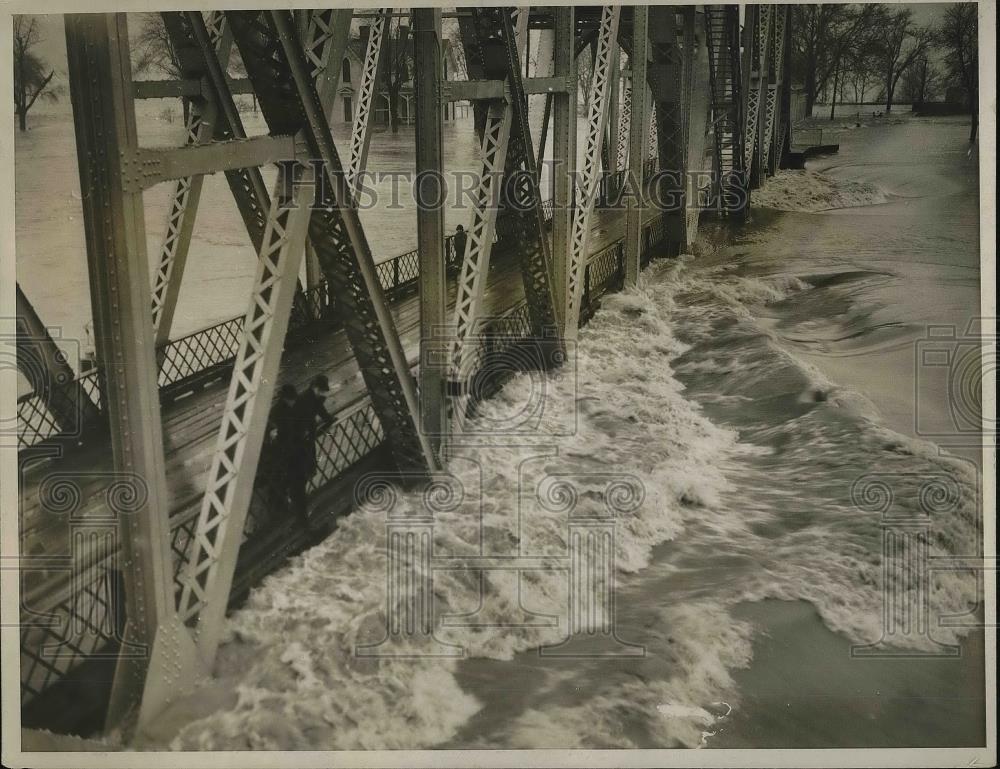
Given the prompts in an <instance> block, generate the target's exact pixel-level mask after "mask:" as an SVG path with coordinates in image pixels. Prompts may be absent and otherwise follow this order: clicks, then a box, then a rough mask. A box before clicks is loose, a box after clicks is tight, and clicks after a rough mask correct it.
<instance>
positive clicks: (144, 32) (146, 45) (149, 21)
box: [132, 13, 191, 123]
mask: <svg viewBox="0 0 1000 769" xmlns="http://www.w3.org/2000/svg"><path fill="white" fill-rule="evenodd" d="M139 15H140V17H141V18H140V21H139V27H138V29H139V32H138V34H137V35H136V37H135V39H134V41H133V42H132V73H133V74H135V75H158V76H160V77H166V78H168V79H171V80H180V79H181V78H182V77H183V76H184V75H183V71H182V70H181V63H180V60H179V59H178V58H177V54H176V53H175V52H174V47H173V45H172V44H171V42H170V35H168V34H167V28H166V27H165V26H164V24H163V17H162V16H160V14H158V13H142V14H139ZM182 102H183V109H184V122H185V123H187V120H188V113H189V112H190V109H191V105H190V103H189V102H188V100H187V99H186V98H185V99H183V100H182Z"/></svg>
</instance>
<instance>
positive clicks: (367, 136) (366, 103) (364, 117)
mask: <svg viewBox="0 0 1000 769" xmlns="http://www.w3.org/2000/svg"><path fill="white" fill-rule="evenodd" d="M391 13H392V9H391V8H383V9H381V13H379V14H378V15H377V16H376V17H375V21H373V22H372V24H371V26H370V28H369V32H368V48H367V49H366V50H365V64H364V68H363V69H362V72H361V86H360V87H359V89H358V106H357V108H356V109H355V112H354V120H353V123H352V125H351V147H350V151H349V155H348V160H347V184H348V186H349V187H350V188H351V191H352V193H353V194H354V196H355V197H356V196H357V194H358V192H359V190H360V186H361V174H362V173H363V172H364V170H365V165H366V164H367V161H368V147H369V145H370V144H371V137H372V120H371V117H372V107H373V103H374V99H375V90H376V84H377V82H378V70H379V62H380V61H381V60H382V58H383V56H382V41H383V39H384V38H385V36H386V34H388V32H389V15H390V14H391Z"/></svg>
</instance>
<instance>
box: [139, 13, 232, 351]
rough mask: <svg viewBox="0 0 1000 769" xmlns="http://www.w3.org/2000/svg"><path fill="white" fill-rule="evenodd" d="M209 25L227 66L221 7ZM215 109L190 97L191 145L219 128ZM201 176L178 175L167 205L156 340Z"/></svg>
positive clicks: (171, 302)
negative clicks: (178, 177)
mask: <svg viewBox="0 0 1000 769" xmlns="http://www.w3.org/2000/svg"><path fill="white" fill-rule="evenodd" d="M206 28H207V29H208V33H209V37H210V40H211V43H212V47H213V49H214V50H215V53H216V56H217V57H218V58H219V63H220V66H222V67H223V69H224V68H225V67H226V65H227V63H228V61H229V52H230V49H231V47H232V45H231V37H230V36H229V35H228V33H227V30H226V24H225V16H224V15H223V14H222V13H221V12H218V11H212V12H210V13H209V14H208V21H207V22H206ZM216 112H217V109H216V107H215V105H214V104H213V103H211V102H210V101H206V100H205V99H203V98H202V99H192V100H189V102H188V115H187V120H186V122H185V126H184V127H185V131H186V133H187V145H188V146H192V145H195V144H202V143H205V142H208V141H211V140H212V138H213V137H214V135H215V132H216V127H215V122H216ZM202 179H203V177H201V176H198V177H191V176H188V177H184V178H181V179H178V180H177V181H176V182H175V183H174V190H173V194H172V195H171V198H170V204H169V206H168V209H167V229H166V233H165V234H164V236H163V243H162V244H161V245H160V256H159V260H158V262H157V265H156V268H155V270H154V272H153V292H152V297H153V329H154V331H155V332H156V336H157V341H158V342H161V343H162V342H163V341H165V340H166V339H168V338H169V335H170V324H171V322H172V320H173V311H174V307H175V306H176V303H177V295H178V292H179V285H177V284H179V282H180V280H181V278H182V276H183V269H184V261H185V260H186V258H187V251H188V248H189V247H190V245H191V232H192V230H193V228H194V219H195V216H196V214H197V211H198V197H199V195H200V192H201V185H202Z"/></svg>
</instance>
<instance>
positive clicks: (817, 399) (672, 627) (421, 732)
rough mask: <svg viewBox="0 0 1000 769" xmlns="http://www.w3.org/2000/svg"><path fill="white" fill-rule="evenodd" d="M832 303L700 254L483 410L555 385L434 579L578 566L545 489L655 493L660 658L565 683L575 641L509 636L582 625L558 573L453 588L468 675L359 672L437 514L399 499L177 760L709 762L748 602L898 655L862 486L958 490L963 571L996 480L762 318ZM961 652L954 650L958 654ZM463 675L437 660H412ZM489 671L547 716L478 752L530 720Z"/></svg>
mask: <svg viewBox="0 0 1000 769" xmlns="http://www.w3.org/2000/svg"><path fill="white" fill-rule="evenodd" d="M813 290H814V287H813V286H811V285H810V284H809V283H808V282H806V281H804V280H802V279H798V278H791V279H790V278H788V277H783V276H778V277H775V278H773V279H768V278H761V277H745V276H740V275H738V274H734V270H733V269H732V265H730V264H715V265H713V264H711V260H708V261H707V262H705V263H702V262H701V261H699V260H695V259H693V258H692V257H689V256H685V257H681V258H680V259H679V260H677V261H676V262H671V263H661V264H659V265H657V266H655V267H653V268H652V269H650V270H648V271H647V272H646V273H645V274H644V276H643V278H642V280H641V283H640V286H639V287H638V288H637V289H635V290H632V291H626V292H623V293H621V294H615V295H612V296H608V297H606V298H605V299H604V301H603V303H602V307H601V309H600V310H599V311H598V313H597V314H596V315H595V317H594V318H593V319H592V320H591V322H590V324H589V325H588V326H587V327H586V328H585V329H583V330H582V331H581V333H580V336H579V340H578V342H577V345H576V349H575V352H574V354H573V355H572V357H571V360H570V363H569V365H567V366H566V367H565V369H563V370H562V371H561V372H559V373H556V374H549V375H544V377H543V379H541V380H540V379H539V377H542V376H543V375H540V374H532V375H528V374H524V375H520V376H517V377H515V378H514V379H512V380H511V381H510V382H509V383H508V384H507V386H506V387H505V388H504V389H503V391H502V392H501V393H500V394H499V396H498V397H497V398H496V399H494V400H492V401H490V402H488V403H486V404H485V405H484V408H483V412H482V414H481V415H480V417H479V420H480V422H481V423H482V424H485V425H489V426H495V425H503V424H510V423H511V420H513V419H515V416H512V415H517V414H518V413H519V411H520V410H521V409H522V407H523V404H524V403H526V402H527V401H529V400H530V399H531V397H532V393H533V392H535V391H537V389H538V388H539V386H541V385H544V389H545V398H546V403H547V408H546V409H545V411H544V412H543V414H542V415H541V417H540V418H539V420H538V421H537V422H536V423H535V424H534V426H533V428H532V429H533V432H532V434H531V436H532V437H531V439H530V440H528V439H525V438H524V437H523V436H522V437H521V438H519V439H518V440H513V441H512V440H510V436H509V435H508V436H499V437H495V438H493V439H490V440H487V441H483V442H481V443H485V444H492V445H478V446H475V447H466V448H459V449H456V451H455V456H454V457H453V460H452V462H451V464H450V467H449V470H450V472H451V473H452V474H453V476H454V480H453V481H452V484H453V486H454V487H455V488H460V489H461V490H462V493H461V495H460V496H462V499H461V500H460V501H459V502H458V503H457V504H455V503H454V500H453V503H452V505H451V507H447V506H445V507H443V508H441V509H438V510H437V511H436V513H435V518H434V543H435V544H434V548H435V550H434V552H435V555H436V556H447V555H462V554H469V553H480V552H488V553H492V554H496V553H506V554H510V555H517V554H518V553H522V554H523V553H530V554H533V555H541V554H549V555H558V554H560V553H564V552H565V551H566V548H567V517H566V513H565V510H559V509H552V508H551V506H550V507H547V506H546V505H545V504H543V502H544V500H543V499H542V497H543V496H544V494H545V491H544V488H545V486H544V481H545V479H546V478H551V477H561V476H572V477H573V478H574V483H575V484H576V488H577V490H578V492H579V499H578V502H577V504H578V505H579V506H586V505H591V506H594V507H595V509H596V508H597V507H599V506H600V505H601V504H602V498H601V489H602V488H603V487H604V484H606V481H607V476H608V475H609V474H611V475H616V474H617V475H621V476H628V477H632V478H635V479H638V481H639V482H640V484H641V488H642V494H641V502H640V504H638V506H636V507H635V508H634V510H631V511H630V512H629V513H628V514H627V515H619V517H618V520H617V525H616V528H615V566H616V569H617V572H618V574H619V577H618V579H617V581H616V586H615V589H616V597H617V605H618V607H619V609H618V611H617V616H616V617H615V622H616V626H617V630H618V633H619V635H620V637H621V638H622V639H624V640H625V641H627V642H630V643H635V644H639V645H642V647H643V649H644V654H643V655H642V656H640V657H637V658H622V659H619V660H615V659H610V660H608V659H604V660H602V659H597V658H591V659H579V660H576V661H575V662H574V663H573V664H568V663H565V662H558V663H556V662H553V663H551V664H550V663H546V662H545V661H544V660H543V659H542V658H539V657H538V655H537V653H536V652H534V651H532V650H535V649H536V648H537V647H539V646H544V645H551V644H554V643H557V642H558V641H559V640H560V639H562V638H563V637H564V636H565V623H564V620H563V622H562V623H561V624H560V626H558V627H541V626H531V625H530V624H529V625H527V626H519V627H502V625H504V624H510V623H518V622H522V623H524V622H530V620H531V618H532V617H538V616H562V617H563V618H565V611H564V608H565V606H566V600H567V593H566V591H567V586H566V580H567V577H566V574H565V573H564V572H557V571H555V570H544V569H541V570H535V571H528V572H526V573H525V574H524V576H523V577H522V578H521V579H520V581H519V582H517V584H514V582H512V577H511V576H510V573H509V572H503V571H487V572H483V579H484V580H485V583H484V584H483V586H482V587H481V586H480V582H479V578H478V573H474V572H469V571H462V570H458V571H441V570H435V571H434V574H433V580H434V582H433V585H434V596H435V616H436V617H437V618H438V621H439V622H440V619H441V618H442V617H444V616H446V615H463V614H466V615H467V614H469V613H470V612H475V611H477V609H478V611H479V613H478V615H477V622H478V623H479V624H478V626H477V627H473V628H469V627H464V628H462V627H458V628H457V627H447V626H444V625H443V624H439V627H438V630H437V633H436V637H437V641H438V642H441V643H442V644H452V645H454V646H455V647H460V648H461V649H462V650H464V652H463V653H464V658H462V657H453V658H449V657H422V658H421V657H412V658H399V659H384V658H383V659H377V660H375V659H371V658H359V657H358V656H356V655H355V650H356V648H357V646H358V645H359V644H362V645H363V644H372V643H377V642H378V641H379V640H380V639H381V638H382V637H383V636H384V635H385V625H386V610H385V607H386V598H387V593H386V582H387V580H386V569H387V559H386V530H387V523H388V517H387V516H388V515H389V511H391V514H392V515H393V516H395V517H397V518H399V517H403V518H406V517H412V516H416V515H419V514H420V513H421V512H422V511H424V510H425V509H426V504H427V503H426V500H424V498H423V497H421V496H420V495H407V494H404V493H402V492H395V493H390V495H389V496H388V497H384V498H381V499H380V504H379V505H377V506H375V507H367V508H366V507H363V508H362V509H359V510H358V511H356V512H354V513H353V514H352V515H350V516H349V517H347V518H346V519H344V520H342V521H341V523H340V525H339V528H338V530H337V531H336V532H335V533H334V534H333V535H331V536H330V537H329V538H328V539H327V540H326V541H325V542H323V543H321V544H320V545H318V546H316V547H314V548H313V549H312V550H310V551H308V552H307V553H305V554H303V555H302V556H299V557H297V558H296V559H294V560H293V562H292V563H291V564H290V565H289V566H288V567H287V568H286V569H284V570H283V571H281V572H279V573H277V574H275V575H272V576H271V577H268V578H267V579H266V580H265V581H264V583H263V584H262V585H261V586H259V587H258V588H257V589H255V590H254V591H253V593H252V594H251V597H250V599H249V601H248V602H247V604H246V605H245V606H244V607H243V608H241V609H240V610H239V611H237V612H235V613H234V615H233V616H232V619H231V622H230V625H229V632H228V635H227V638H226V642H225V644H224V645H223V648H222V652H221V661H220V663H219V668H220V675H221V678H222V679H223V680H224V681H228V682H229V684H231V685H232V693H231V695H230V697H229V699H228V700H227V701H226V706H225V707H221V708H220V709H219V710H218V711H217V712H214V713H212V714H210V715H208V716H207V717H204V718H201V719H198V720H196V721H194V722H192V723H190V724H188V725H186V726H185V727H184V728H183V729H181V730H180V732H179V733H178V734H177V736H176V737H175V738H174V739H173V740H172V742H171V747H173V748H175V749H216V750H218V749H241V748H252V749H281V748H285V749H291V748H295V749H306V748H312V749H373V748H383V749H403V748H411V749H412V748H421V747H435V746H445V745H446V746H456V745H471V746H473V747H646V746H650V745H660V746H687V747H696V746H699V745H702V744H704V742H705V740H706V738H707V737H709V736H710V735H711V734H712V733H713V730H714V729H716V728H717V727H718V724H719V723H721V722H724V720H725V718H726V716H727V714H728V713H729V712H730V710H731V709H732V708H733V707H739V701H740V693H739V692H738V691H736V690H735V687H734V685H733V681H732V672H733V671H734V670H736V669H739V668H741V667H744V666H746V665H748V664H749V663H750V661H751V657H752V654H751V650H752V643H751V642H752V638H753V633H754V628H753V626H752V624H751V623H749V622H747V621H743V620H738V619H735V618H734V615H733V613H732V611H733V608H734V607H736V606H737V605H739V604H740V603H741V602H745V601H755V600H761V599H764V598H781V599H804V600H807V601H810V602H811V603H813V605H815V606H816V608H817V610H818V611H819V613H820V615H821V617H822V618H823V621H824V622H825V623H826V624H827V625H828V626H829V627H830V628H831V629H834V630H836V631H839V632H841V633H843V634H845V635H846V636H847V637H848V638H850V639H851V640H852V641H853V642H855V643H858V644H864V643H871V642H875V641H877V640H878V639H879V637H880V635H881V622H882V606H883V591H882V585H881V576H880V575H881V566H880V558H881V546H880V541H881V540H880V537H881V529H880V519H879V516H878V514H877V513H873V512H872V511H870V510H864V509H860V508H859V507H858V505H857V500H855V499H852V497H851V488H852V485H853V483H854V482H855V481H856V480H857V479H858V478H860V477H863V476H864V475H865V474H866V473H868V472H869V471H870V470H871V469H873V468H878V469H881V470H886V471H891V470H894V469H895V470H899V471H901V472H903V473H904V476H906V477H912V478H914V480H913V481H912V485H913V488H903V489H897V490H896V494H897V495H899V497H900V500H901V503H902V504H915V497H914V495H916V494H917V492H918V489H917V486H918V485H919V478H920V474H921V473H925V474H926V473H932V472H937V473H941V472H946V473H949V477H951V478H953V479H957V484H958V485H957V486H955V488H957V489H958V490H959V496H958V498H957V499H956V500H954V504H953V505H952V507H951V509H949V510H947V511H946V513H947V514H948V515H949V516H950V517H949V526H948V535H947V536H946V537H939V538H937V539H935V540H934V541H933V542H932V543H931V547H932V552H934V553H939V554H940V553H944V554H949V553H959V552H968V548H970V547H974V540H975V535H976V525H977V524H976V521H977V514H976V511H977V509H978V508H977V488H976V482H975V479H974V477H971V476H969V475H968V474H967V471H966V469H965V468H964V466H963V465H962V464H961V463H959V462H957V461H956V460H952V459H950V458H948V457H942V456H940V455H939V453H938V452H937V451H936V449H935V448H934V447H933V446H931V445H929V444H925V443H922V442H920V441H916V440H914V439H910V438H906V437H905V436H902V435H900V434H898V433H894V432H892V431H891V430H888V429H887V428H885V427H884V426H882V425H881V424H879V422H878V421H877V417H876V415H875V414H874V413H873V408H872V407H871V405H870V404H868V403H866V402H865V399H864V398H863V396H861V395H860V394H858V393H854V392H850V391H847V390H844V389H843V388H838V387H837V386H836V385H835V384H833V383H831V382H830V381H828V380H827V379H826V378H824V377H823V376H822V375H821V374H820V373H819V372H818V371H817V370H816V369H815V368H813V367H811V366H810V365H808V364H807V363H805V362H803V361H800V360H797V359H796V358H795V356H794V355H791V354H790V353H788V352H787V351H786V350H785V349H783V348H782V346H781V345H780V344H778V342H777V339H776V338H775V337H774V335H773V334H772V333H771V332H770V331H769V330H768V329H767V327H766V325H763V324H761V323H760V322H758V320H757V319H756V316H755V313H754V308H761V307H766V306H773V305H780V304H781V303H783V302H788V301H789V300H790V299H794V297H795V296H796V295H802V294H807V293H808V292H810V291H813ZM682 379H683V380H685V381H686V383H682ZM709 412H711V413H712V415H713V416H712V417H711V418H710V417H709V416H708V413H709ZM547 436H553V437H552V438H551V439H547ZM511 444H513V445H511ZM588 478H590V479H591V481H592V482H590V481H588ZM911 497H913V499H911ZM387 500H388V501H387ZM414 565H416V564H415V563H414ZM417 568H422V566H418V567H417ZM428 576H430V575H428ZM899 588H900V589H901V590H904V591H906V590H910V589H913V586H912V585H906V584H904V585H900V586H899ZM481 596H485V599H484V600H483V603H482V604H480V598H481ZM975 597H976V582H975V580H971V581H970V580H969V579H968V577H967V576H962V575H959V574H954V575H948V576H946V577H945V578H944V579H943V581H941V582H939V583H938V585H937V587H936V589H935V591H934V592H933V593H932V595H931V601H932V602H933V604H934V606H935V607H937V608H938V609H939V610H941V611H945V610H947V611H961V610H963V609H967V608H968V606H969V605H971V604H974V603H975ZM526 617H527V619H525V618H526ZM598 619H600V618H598ZM961 634H962V631H961V630H959V629H945V630H943V631H942V633H941V634H939V636H938V639H937V640H938V641H943V642H954V641H956V640H957V639H958V637H959V636H960V635H961ZM439 651H440V648H439V646H438V644H437V643H434V642H428V643H427V644H425V645H421V644H420V642H417V643H416V645H415V646H414V647H413V648H411V649H410V652H411V653H415V654H421V653H425V654H426V653H431V652H434V653H438V652H439ZM491 660H492V661H493V662H492V663H488V661H491ZM526 660H531V661H530V662H526ZM487 664H491V665H493V667H489V670H491V671H492V675H494V676H495V675H502V674H501V673H500V672H499V671H501V670H503V669H504V667H503V666H504V665H507V666H513V667H510V669H509V670H510V675H512V676H514V677H515V680H517V681H519V682H520V684H521V687H522V689H526V690H527V692H523V691H522V692H521V693H520V694H519V695H513V696H518V697H519V698H520V700H522V701H519V702H518V703H517V705H516V706H511V707H510V709H509V712H507V713H506V715H507V717H506V718H505V719H504V720H503V721H502V722H500V723H496V722H493V723H491V724H490V728H489V730H488V731H487V733H486V734H483V733H478V734H475V735H472V734H468V733H467V731H470V730H471V729H467V731H463V728H466V727H468V725H469V724H470V723H479V722H476V721H475V718H476V716H477V714H478V713H480V712H482V711H483V708H484V707H497V706H496V703H492V704H491V703H490V700H491V699H493V697H495V696H496V697H500V696H507V695H497V694H496V687H495V686H493V687H492V688H491V687H490V686H484V687H480V689H481V691H480V692H479V693H478V695H477V692H476V688H477V687H476V686H468V685H463V684H467V681H468V680H469V678H470V673H469V669H472V670H475V669H476V666H477V665H487ZM525 665H528V666H530V670H531V675H530V676H525V677H524V680H523V681H522V679H521V677H519V676H518V673H517V670H518V669H520V668H522V667H523V666H525ZM491 692H493V693H492V694H491Z"/></svg>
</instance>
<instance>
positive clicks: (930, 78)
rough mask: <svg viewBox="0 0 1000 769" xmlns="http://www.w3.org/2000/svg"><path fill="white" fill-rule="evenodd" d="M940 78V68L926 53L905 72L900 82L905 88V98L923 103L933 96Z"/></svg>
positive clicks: (912, 101)
mask: <svg viewBox="0 0 1000 769" xmlns="http://www.w3.org/2000/svg"><path fill="white" fill-rule="evenodd" d="M940 79H941V73H940V72H939V71H938V68H937V67H936V66H935V65H934V63H933V62H930V61H928V60H927V56H926V55H924V56H922V57H921V58H920V59H919V60H918V61H915V62H914V63H913V66H911V67H910V68H909V69H908V70H906V72H905V73H903V79H902V82H901V83H900V85H901V86H902V88H903V98H905V99H909V101H910V103H911V104H923V103H924V102H925V101H927V100H928V99H929V98H931V96H932V94H933V92H934V90H935V89H936V88H937V84H938V82H939V81H940Z"/></svg>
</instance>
